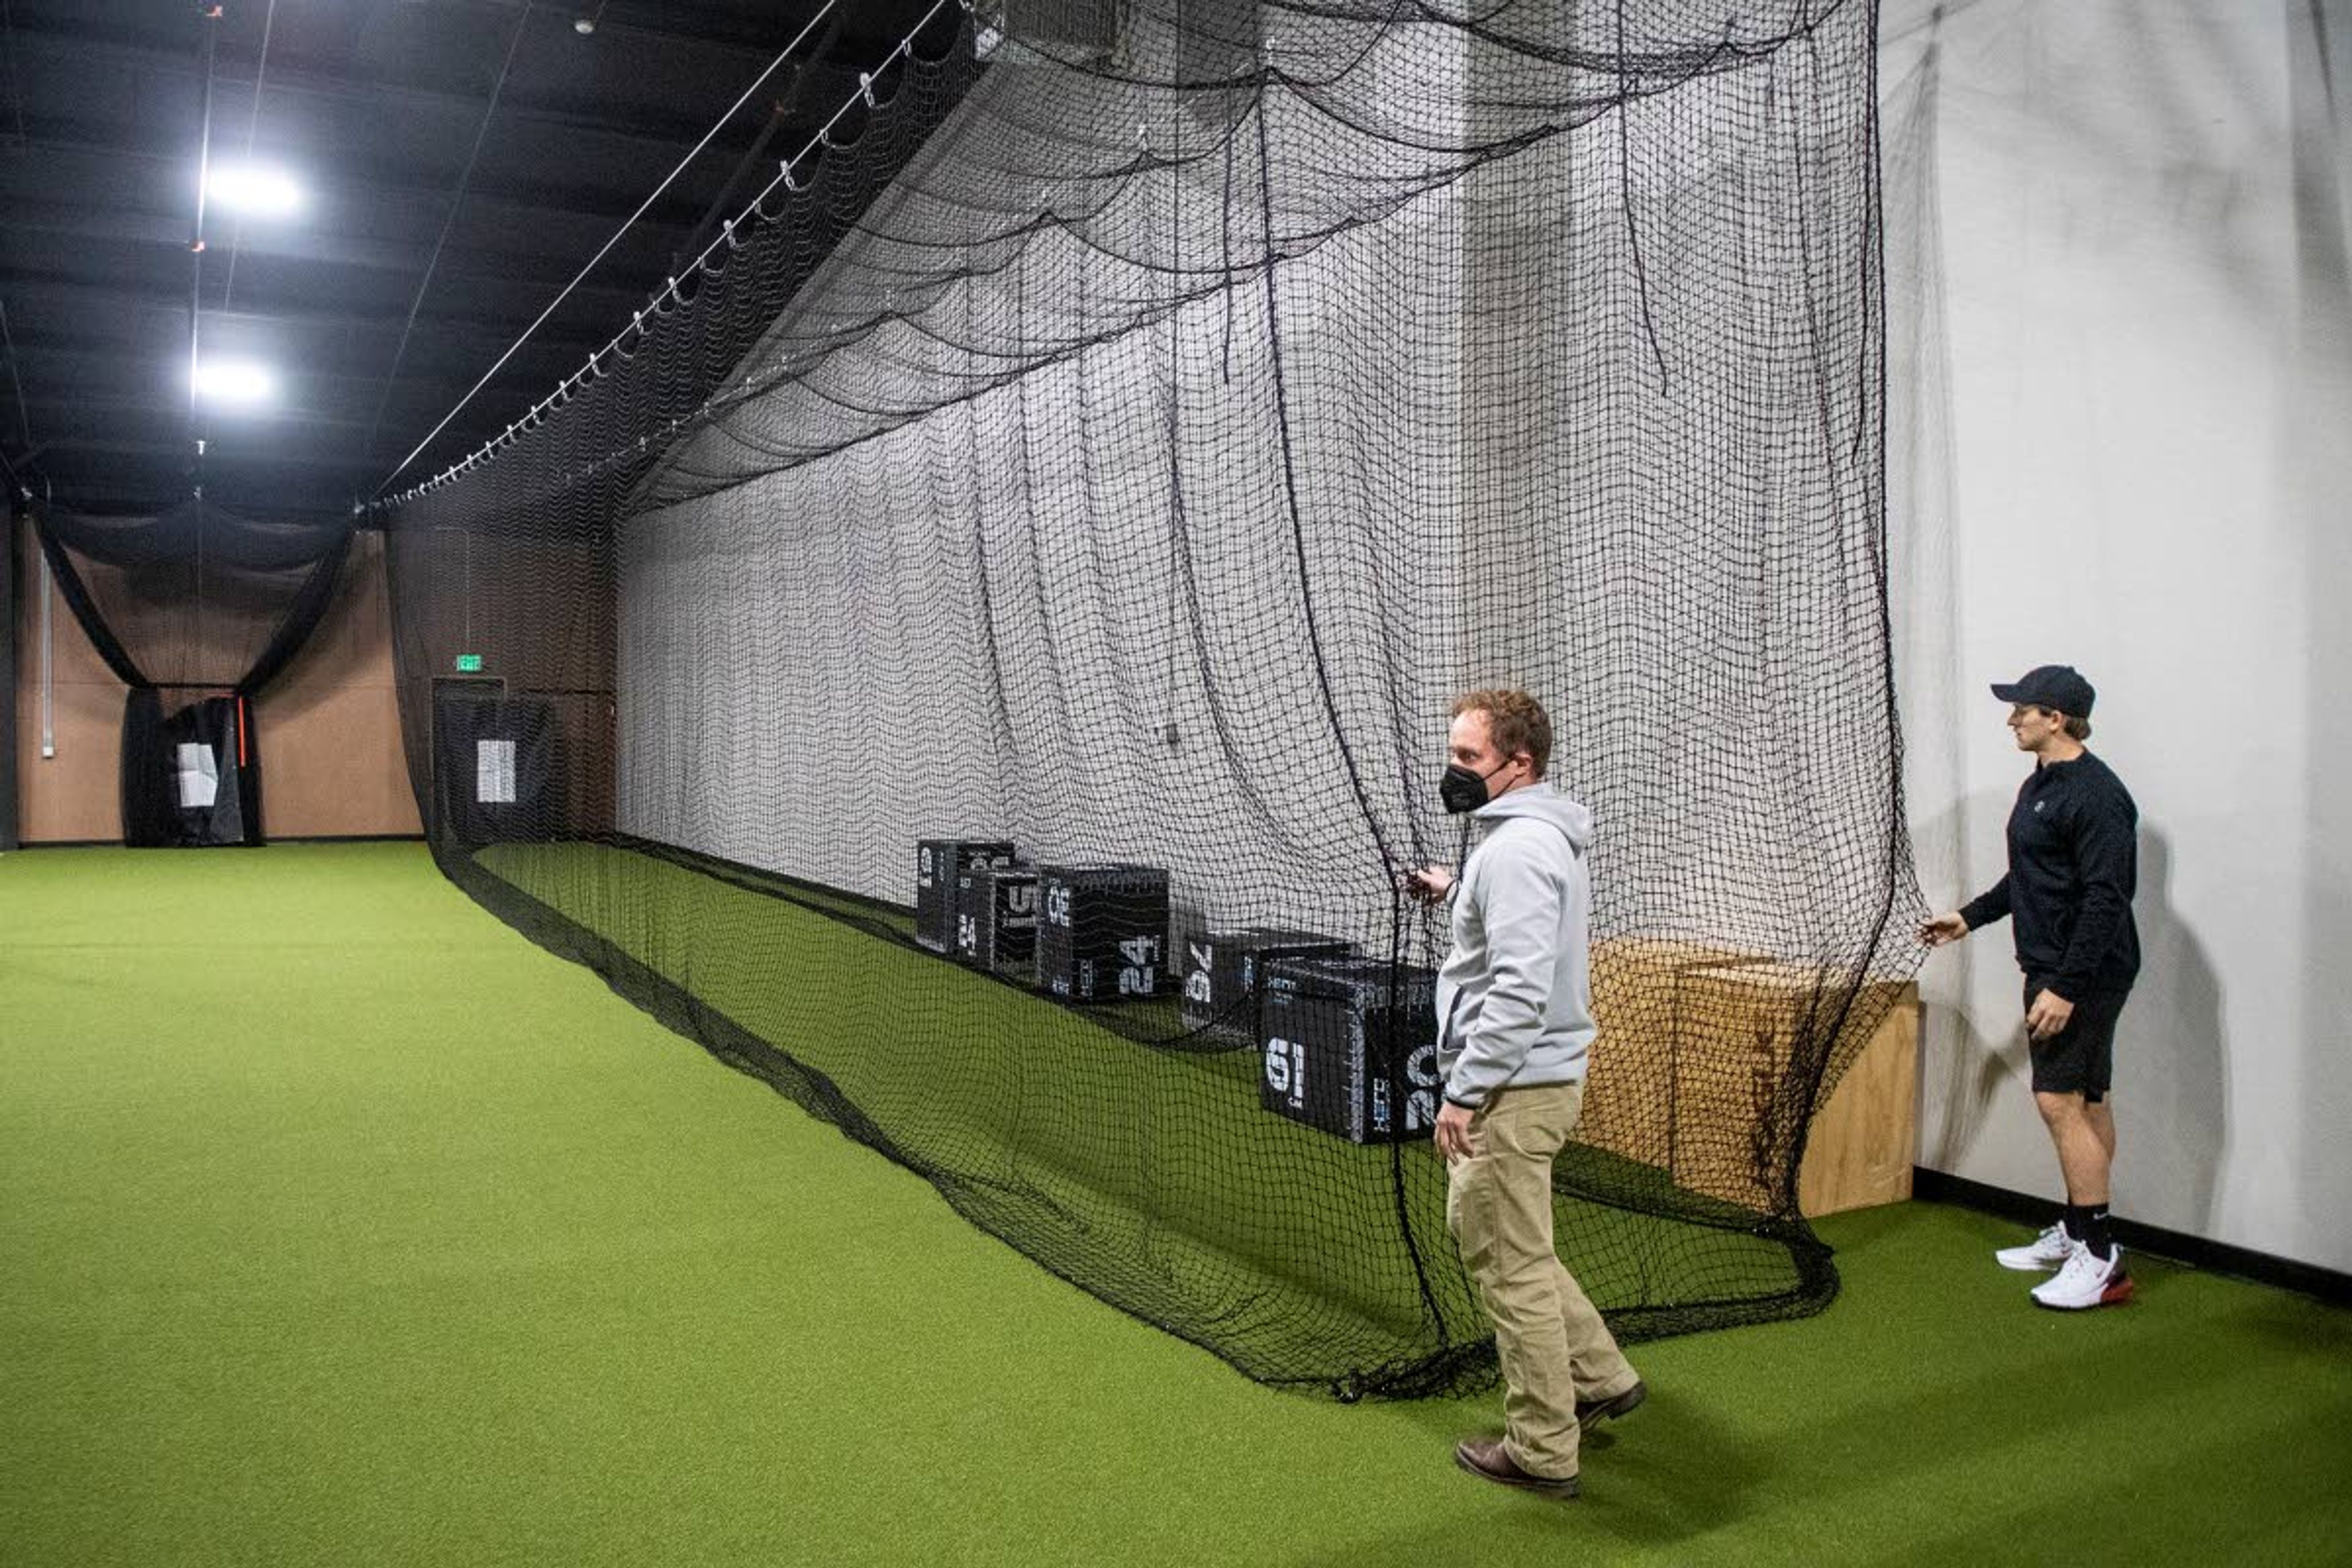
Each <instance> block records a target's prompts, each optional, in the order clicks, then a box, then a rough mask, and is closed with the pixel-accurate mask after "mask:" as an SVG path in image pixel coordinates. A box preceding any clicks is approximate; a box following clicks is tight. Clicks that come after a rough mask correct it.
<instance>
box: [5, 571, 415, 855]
mask: <svg viewBox="0 0 2352 1568" xmlns="http://www.w3.org/2000/svg"><path fill="white" fill-rule="evenodd" d="M18 546H19V555H18V564H19V569H20V571H21V572H22V573H23V576H22V578H21V581H22V584H23V591H22V593H21V595H20V596H19V603H20V605H22V613H21V616H20V618H19V620H18V623H17V626H16V639H17V640H16V659H17V662H16V672H17V674H16V705H17V706H16V734H17V750H16V768H17V775H16V776H17V784H18V797H19V800H20V802H21V805H20V810H21V813H22V816H21V818H20V828H21V834H22V837H23V839H24V842H26V843H27V844H54V843H59V842H70V841H74V840H87V839H96V840H100V841H106V840H118V839H120V838H121V837H122V817H121V786H120V783H119V774H118V772H117V769H118V764H119V758H120V754H121V734H122V697H123V687H122V683H121V681H119V680H117V679H114V676H113V674H112V672H110V670H108V668H106V665H105V663H104V661H103V660H101V659H100V658H99V657H98V652H97V650H96V649H94V648H93V647H90V644H89V638H88V637H85V636H84V635H83V634H82V629H81V626H80V624H79V622H77V621H76V620H75V619H74V617H73V612H72V611H71V610H69V609H68V608H67V607H66V604H65V600H64V598H63V597H62V596H61V595H58V593H57V592H56V590H55V588H54V587H52V588H51V590H50V592H49V606H48V608H49V627H50V658H51V668H52V676H51V701H52V705H53V712H54V731H55V734H56V742H57V746H56V753H55V755H53V756H49V757H43V756H42V755H41V707H40V702H41V686H40V626H41V596H42V595H41V578H40V564H39V559H38V557H39V553H40V552H39V550H38V548H37V546H36V545H35V544H34V543H33V540H32V536H31V532H30V531H29V530H26V531H22V532H21V533H20V537H19V541H18ZM174 695H175V694H173V693H166V694H165V706H166V707H167V708H169V707H170V706H172V699H173V696H174ZM254 725H255V728H256V729H257V731H258V732H259V734H260V737H261V743H262V762H263V769H264V771H263V774H262V822H263V826H264V827H265V828H266V829H267V830H268V834H269V836H270V837H273V838H296V837H351V836H356V835H363V834H413V833H416V832H419V831H421V829H420V827H419V825H418V822H417V816H416V803H415V800H414V799H413V798H412V797H411V795H410V794H409V790H408V781H407V775H406V774H405V773H404V771H403V765H402V763H401V753H400V711H399V706H398V703H397V701H396V700H395V698H394V687H393V679H392V637H391V622H390V616H389V614H388V612H387V609H386V598H385V594H384V574H383V535H381V534H378V533H373V532H365V533H362V534H361V535H360V536H359V537H358V538H357V539H356V540H354V541H353V542H352V552H351V557H350V559H349V561H347V562H346V563H345V564H344V568H343V580H342V582H341V585H340V586H338V588H337V589H336V592H335V599H334V602H333V603H332V604H331V605H329V606H328V609H327V614H326V616H324V618H322V619H321V620H320V623H319V627H318V630H317V631H316V632H315V633H313V634H312V636H311V638H310V644H309V645H308V646H307V647H304V648H303V650H302V652H301V653H300V654H299V655H298V656H297V657H296V658H295V660H294V663H293V665H292V666H291V667H290V668H288V669H287V671H286V673H285V674H283V675H282V676H280V677H279V678H278V683H277V684H276V685H275V686H274V687H272V688H271V689H270V690H269V692H268V694H267V695H266V696H264V697H263V698H262V699H261V700H260V701H259V702H258V703H257V704H255V712H254Z"/></svg>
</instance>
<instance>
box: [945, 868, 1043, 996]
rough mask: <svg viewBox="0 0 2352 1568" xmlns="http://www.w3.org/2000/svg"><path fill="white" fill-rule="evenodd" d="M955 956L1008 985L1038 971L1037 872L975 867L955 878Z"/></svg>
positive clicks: (1019, 869)
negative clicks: (1006, 982) (1008, 982)
mask: <svg viewBox="0 0 2352 1568" xmlns="http://www.w3.org/2000/svg"><path fill="white" fill-rule="evenodd" d="M955 925H956V930H955V955H956V956H957V957H958V958H960V959H961V960H962V961H963V962H964V963H969V964H971V965H973V966H974V967H976V968H980V969H985V970H987V971H989V972H990V973H992V974H1001V975H1003V976H1004V977H1005V978H1007V979H1010V980H1026V979H1028V978H1029V977H1030V976H1031V975H1032V974H1033V973H1035V972H1036V965H1037V872H1036V869H1035V868H1034V867H1029V866H975V867H973V868H971V870H969V871H966V872H963V873H961V875H959V876H958V877H957V878H956V921H955Z"/></svg>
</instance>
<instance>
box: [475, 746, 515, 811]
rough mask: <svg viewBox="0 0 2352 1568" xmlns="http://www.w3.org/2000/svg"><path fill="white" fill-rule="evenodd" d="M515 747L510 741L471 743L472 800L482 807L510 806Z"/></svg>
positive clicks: (513, 793) (512, 789) (513, 787)
mask: <svg viewBox="0 0 2352 1568" xmlns="http://www.w3.org/2000/svg"><path fill="white" fill-rule="evenodd" d="M514 748H515V743H514V742H512V741H477V742H474V798H475V799H476V800H477V801H479V802H480V803H481V804H483V805H513V804H514V797H515V756H514Z"/></svg>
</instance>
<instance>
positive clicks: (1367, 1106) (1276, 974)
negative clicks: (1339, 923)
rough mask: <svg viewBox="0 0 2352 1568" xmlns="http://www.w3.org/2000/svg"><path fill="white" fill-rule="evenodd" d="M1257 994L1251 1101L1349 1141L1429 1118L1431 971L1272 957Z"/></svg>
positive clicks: (1433, 1117) (1365, 961)
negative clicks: (1256, 1069)
mask: <svg viewBox="0 0 2352 1568" xmlns="http://www.w3.org/2000/svg"><path fill="white" fill-rule="evenodd" d="M1436 995H1437V974H1436V972H1435V971H1433V970H1428V969H1421V968H1416V967H1413V966H1412V965H1408V964H1391V963H1386V962H1385V961H1383V960H1380V959H1371V958H1278V959H1276V960H1274V961H1272V962H1271V963H1268V964H1267V965H1266V967H1265V983H1264V991H1263V994H1262V995H1261V998H1260V1002H1259V1010H1258V1016H1259V1025H1258V1032H1259V1036H1260V1050H1261V1051H1262V1052H1263V1061H1262V1065H1261V1068H1260V1075H1259V1080H1258V1099H1259V1103H1261V1104H1262V1105H1264V1106H1265V1109H1266V1110H1271V1111H1273V1112H1275V1113H1276V1115H1278V1116H1286V1117H1288V1118H1290V1119H1291V1120H1292V1121H1303V1122H1305V1123H1306V1124H1307V1126H1309V1127H1316V1128H1320V1129H1321V1130H1322V1131H1326V1132H1330V1133H1335V1134H1337V1135H1338V1136H1339V1137H1341V1138H1345V1139H1346V1140H1348V1141H1349V1142H1351V1143H1393V1142H1402V1141H1404V1140H1407V1139H1412V1138H1425V1137H1428V1136H1429V1135H1430V1132H1431V1130H1432V1129H1433V1128H1434V1127H1435V1126H1436V1124H1437V1103H1438V1100H1439V1098H1440V1091H1441V1089H1442V1085H1441V1083H1440V1080H1439V1079H1438V1075H1437V1007H1436Z"/></svg>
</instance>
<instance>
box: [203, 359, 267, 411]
mask: <svg viewBox="0 0 2352 1568" xmlns="http://www.w3.org/2000/svg"><path fill="white" fill-rule="evenodd" d="M195 382H196V395H197V396H199V397H202V398H204V399H205V401H207V402H210V403H218V404H224V405H229V406H233V407H238V408H251V407H253V406H255V405H258V404H263V403H268V402H269V401H271V400H272V399H274V398H275V397H277V395H278V377H277V375H276V374H273V373H272V372H271V371H270V369H269V367H268V365H265V364H260V363H256V362H255V361H253V360H249V359H208V360H203V361H200V362H198V363H197V365H196V369H195Z"/></svg>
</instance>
